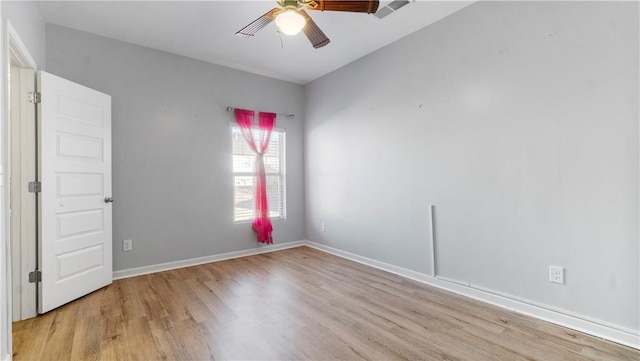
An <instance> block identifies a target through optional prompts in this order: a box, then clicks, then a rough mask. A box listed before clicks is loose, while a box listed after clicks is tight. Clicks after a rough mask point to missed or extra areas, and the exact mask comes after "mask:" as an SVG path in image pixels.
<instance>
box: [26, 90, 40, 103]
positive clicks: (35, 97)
mask: <svg viewBox="0 0 640 361" xmlns="http://www.w3.org/2000/svg"><path fill="white" fill-rule="evenodd" d="M41 101H42V95H41V94H40V92H29V103H33V104H38V103H40V102H41Z"/></svg>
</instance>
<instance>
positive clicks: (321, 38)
mask: <svg viewBox="0 0 640 361" xmlns="http://www.w3.org/2000/svg"><path fill="white" fill-rule="evenodd" d="M299 13H300V15H302V16H303V17H304V18H305V20H306V21H307V24H306V25H305V26H304V28H302V31H303V32H304V35H306V36H307V39H309V41H310V42H311V45H313V47H314V48H316V49H318V48H321V47H323V46H325V45H327V44H329V43H330V42H331V40H329V38H327V36H326V35H325V34H324V33H323V32H322V30H320V27H318V24H316V22H315V21H313V19H311V16H309V14H307V12H306V11H304V10H300V11H299Z"/></svg>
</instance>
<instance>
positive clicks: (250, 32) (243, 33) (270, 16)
mask: <svg viewBox="0 0 640 361" xmlns="http://www.w3.org/2000/svg"><path fill="white" fill-rule="evenodd" d="M278 11H280V9H279V8H273V9H271V10H270V11H269V12H267V13H266V14H264V15H262V16H261V17H259V18H257V19H255V20H254V21H253V22H251V24H249V25H247V26H245V27H244V28H242V29H240V30H238V32H237V33H236V36H238V37H241V38H250V37H253V36H254V34H255V33H257V32H258V30H260V29H262V28H264V27H265V26H267V25H269V23H271V22H272V21H273V20H274V19H275V18H276V16H275V14H276V13H277V12H278Z"/></svg>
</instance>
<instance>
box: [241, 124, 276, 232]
mask: <svg viewBox="0 0 640 361" xmlns="http://www.w3.org/2000/svg"><path fill="white" fill-rule="evenodd" d="M229 125H230V127H229V129H230V135H231V159H232V164H231V176H232V177H233V191H232V192H233V193H232V197H233V201H232V204H233V206H232V207H233V208H232V213H233V214H232V217H233V223H234V224H243V223H251V222H253V219H254V218H251V219H241V220H236V218H235V217H236V210H235V207H236V201H235V188H236V184H235V183H236V182H235V179H236V177H255V173H254V172H234V171H233V155H234V154H233V133H234V131H238V132H240V139H241V140H242V141H243V142H246V140H245V139H244V137H243V136H242V132H241V129H240V126H239V125H238V124H237V123H235V122H233V123H229ZM273 132H278V133H279V134H280V136H281V137H282V139H281V141H280V154H279V159H278V161H279V167H278V168H279V169H280V172H268V171H265V175H266V176H267V177H269V176H279V177H280V184H281V185H282V186H281V192H282V194H281V195H280V197H281V199H282V213H281V214H280V215H279V216H278V217H271V220H272V221H278V220H286V219H287V161H286V159H287V157H286V154H287V132H286V129H284V128H273ZM254 198H255V189H254ZM271 205H272V203H271V200H269V212H271V211H272V209H273V208H272V207H271Z"/></svg>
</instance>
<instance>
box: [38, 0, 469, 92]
mask: <svg viewBox="0 0 640 361" xmlns="http://www.w3.org/2000/svg"><path fill="white" fill-rule="evenodd" d="M388 2H389V1H381V4H380V6H383V5H385V4H387V3H388ZM471 2H472V1H428V0H417V1H416V2H412V3H410V4H408V5H406V6H405V7H403V8H401V9H399V10H398V11H397V12H395V13H393V14H391V15H389V16H387V17H385V18H383V19H378V18H377V17H375V16H374V15H367V14H355V13H341V12H329V11H326V12H319V11H309V15H311V17H312V18H313V19H314V21H315V22H316V23H317V24H318V26H320V28H321V29H322V30H323V31H324V32H325V34H326V35H327V36H328V37H329V39H331V43H330V44H329V45H327V46H325V47H323V48H320V49H314V48H313V47H312V46H311V44H310V43H309V41H308V40H307V39H306V37H305V36H304V34H302V33H300V34H298V35H296V36H286V35H280V34H279V33H278V32H277V31H276V30H277V28H276V26H275V24H273V23H272V24H269V25H268V26H267V27H265V28H264V29H262V30H261V31H260V32H258V33H257V35H256V36H255V37H254V38H252V39H242V38H238V37H236V36H235V35H234V34H235V33H236V31H238V30H240V29H241V28H242V27H244V26H245V25H247V24H248V23H249V22H251V21H253V20H254V19H256V18H257V17H259V16H261V15H262V14H264V13H266V12H267V11H269V10H270V9H272V8H274V7H275V6H276V3H275V1H273V0H262V1H250V0H235V1H64V2H61V1H42V2H39V6H40V10H41V11H42V15H43V17H44V20H45V21H46V22H48V23H53V24H57V25H61V26H65V27H69V28H73V29H78V30H82V31H86V32H90V33H93V34H97V35H102V36H106V37H109V38H114V39H118V40H122V41H126V42H129V43H133V44H138V45H142V46H146V47H150V48H155V49H159V50H164V51H167V52H171V53H174V54H180V55H184V56H188V57H191V58H195V59H199V60H203V61H206V62H210V63H215V64H220V65H225V66H229V67H232V68H236V69H240V70H245V71H249V72H252V73H257V74H261V75H266V76H269V77H273V78H278V79H282V80H286V81H291V82H295V83H300V84H305V83H308V82H309V81H312V80H314V79H316V78H319V77H321V76H322V75H324V74H327V73H329V72H331V71H333V70H335V69H337V68H340V67H341V66H343V65H345V64H347V63H350V62H352V61H354V60H356V59H358V58H360V57H362V56H364V55H366V54H368V53H370V52H372V51H374V50H376V49H379V48H381V47H383V46H385V45H387V44H389V43H392V42H393V41H395V40H398V39H400V38H402V37H404V36H405V35H408V34H410V33H412V32H414V31H416V30H418V29H421V28H423V27H425V26H427V25H429V24H431V23H433V22H435V21H437V20H439V19H442V18H444V17H446V16H448V15H450V14H452V13H453V12H455V11H458V10H460V9H461V8H463V7H465V6H467V5H469V4H470V3H471Z"/></svg>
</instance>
